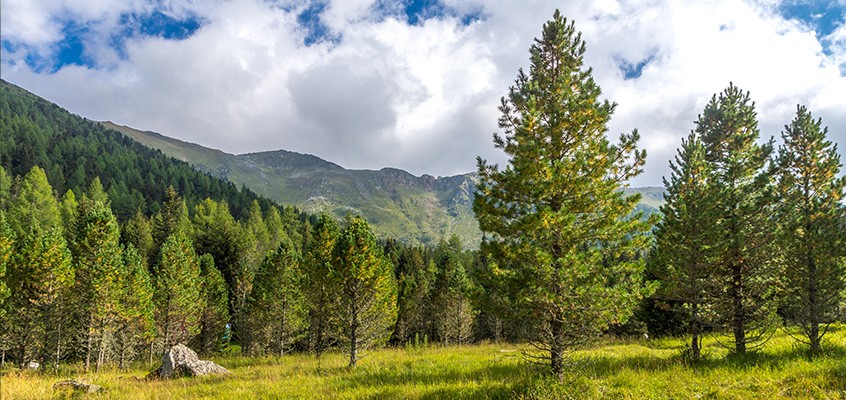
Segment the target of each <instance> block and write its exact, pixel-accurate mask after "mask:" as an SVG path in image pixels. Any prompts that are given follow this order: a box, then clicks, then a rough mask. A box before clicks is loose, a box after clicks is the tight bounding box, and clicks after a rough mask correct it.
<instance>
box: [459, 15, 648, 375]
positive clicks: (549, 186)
mask: <svg viewBox="0 0 846 400" xmlns="http://www.w3.org/2000/svg"><path fill="white" fill-rule="evenodd" d="M530 53H531V66H530V69H529V73H528V75H527V74H525V73H524V72H523V71H522V70H520V72H519V73H518V76H517V80H516V82H515V85H514V86H512V87H511V88H510V89H509V91H508V95H507V96H506V97H504V98H503V99H502V104H501V105H500V107H499V109H500V111H501V112H502V116H501V117H500V118H499V126H500V128H501V129H502V130H503V131H504V136H501V135H499V134H495V135H494V144H495V145H496V147H497V148H499V149H502V150H503V151H504V152H505V153H506V154H507V155H508V157H509V162H508V166H506V168H505V169H502V170H500V169H499V167H498V166H497V165H489V164H487V163H486V162H485V161H484V160H482V159H479V160H478V171H479V185H478V187H477V192H476V198H475V202H474V205H473V209H474V211H475V212H476V216H477V218H478V220H479V226H480V228H481V230H482V232H483V233H484V234H485V238H486V239H485V242H484V243H483V248H484V251H487V252H489V253H490V256H491V260H492V261H495V263H492V264H493V265H498V266H499V268H501V269H502V270H503V271H502V275H501V276H503V277H505V278H506V281H507V283H506V284H505V285H507V286H508V287H509V288H511V289H512V293H511V296H512V298H514V299H518V301H516V302H513V303H512V304H513V305H514V306H515V307H516V311H518V312H519V314H521V315H522V316H523V317H524V318H525V322H526V326H527V327H528V328H531V329H529V330H528V333H529V334H530V335H529V337H528V338H527V339H529V340H531V341H533V342H534V343H536V344H537V345H538V346H539V347H541V348H543V349H545V350H546V351H547V352H548V355H549V358H548V360H549V362H550V364H551V366H552V370H553V372H554V373H555V374H556V375H557V376H558V377H559V378H560V377H562V376H563V368H564V363H563V356H564V352H565V351H566V350H567V349H568V348H571V347H572V346H574V345H576V344H579V343H583V342H584V341H586V340H588V339H589V338H590V337H592V336H594V335H596V334H598V333H600V332H602V330H603V329H605V328H606V327H607V326H608V324H609V323H614V322H616V323H621V322H624V321H626V320H627V319H628V318H629V316H630V315H631V314H632V310H633V308H634V307H635V305H636V304H637V302H638V300H639V299H640V298H641V297H642V296H643V294H644V293H645V292H646V290H645V289H644V288H643V287H642V285H641V284H640V282H641V281H642V279H641V275H642V271H643V261H642V260H641V255H642V253H643V252H644V251H645V249H646V247H647V244H648V239H647V237H646V235H645V233H646V232H647V231H648V230H649V228H650V225H651V224H650V222H649V221H646V220H644V219H642V215H641V214H640V213H633V211H634V209H635V205H636V204H637V202H638V200H639V196H636V195H635V196H626V195H624V194H623V193H622V192H621V191H620V190H619V189H620V188H622V187H623V186H625V185H626V184H627V181H628V180H629V179H630V178H632V177H634V176H635V175H637V174H639V173H640V172H641V171H642V166H643V163H644V160H645V158H646V152H645V151H644V150H638V148H637V142H638V139H639V135H638V133H637V131H634V132H632V133H630V134H623V135H622V136H621V137H620V140H619V142H618V143H617V144H612V143H611V142H610V141H609V139H608V138H607V137H606V131H607V130H608V122H609V120H610V118H611V114H612V113H613V112H614V107H615V106H614V105H613V104H611V103H609V102H608V101H607V100H600V98H599V96H600V93H601V91H600V88H599V86H598V85H597V84H596V82H595V81H594V80H593V77H592V73H591V69H590V68H586V67H585V66H584V63H583V60H584V53H585V43H584V41H583V40H582V38H581V34H580V33H578V32H577V31H576V28H575V25H574V24H573V23H572V22H568V21H567V20H566V19H565V18H564V17H562V16H561V13H560V12H558V11H557V10H556V12H555V14H554V16H553V19H552V20H550V21H548V22H547V23H546V24H544V26H543V35H542V37H541V38H540V39H536V40H535V43H534V44H533V45H532V47H531V49H530Z"/></svg>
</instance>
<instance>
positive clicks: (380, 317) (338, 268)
mask: <svg viewBox="0 0 846 400" xmlns="http://www.w3.org/2000/svg"><path fill="white" fill-rule="evenodd" d="M331 275H332V279H333V280H334V281H335V282H336V283H335V285H337V286H336V287H337V292H336V293H332V295H333V300H334V301H333V303H334V305H333V312H334V313H335V316H336V317H337V320H338V323H339V327H340V329H341V342H342V343H343V345H344V346H345V347H346V348H347V349H348V350H349V355H350V362H349V366H350V367H355V365H356V363H357V362H358V360H359V358H360V357H361V352H363V351H364V350H366V349H367V348H369V347H371V346H376V345H380V344H383V343H385V342H386V341H387V340H388V338H389V337H390V335H391V331H390V328H391V327H393V325H394V323H395V322H396V317H397V309H396V300H397V293H396V291H397V289H396V282H395V279H394V274H393V266H392V265H391V263H390V262H389V261H388V259H387V258H386V257H385V255H384V254H383V252H382V248H381V247H380V246H379V243H378V242H377V241H376V237H375V236H373V231H371V230H370V226H368V225H367V222H366V221H365V220H364V219H362V218H361V217H353V218H350V219H348V220H347V226H346V227H345V228H344V230H343V231H342V232H341V234H340V235H338V240H337V242H335V247H334V249H333V251H332V273H331Z"/></svg>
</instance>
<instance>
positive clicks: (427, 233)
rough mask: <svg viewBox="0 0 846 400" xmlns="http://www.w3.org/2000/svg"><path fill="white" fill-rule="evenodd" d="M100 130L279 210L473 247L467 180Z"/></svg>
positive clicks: (476, 234)
mask: <svg viewBox="0 0 846 400" xmlns="http://www.w3.org/2000/svg"><path fill="white" fill-rule="evenodd" d="M101 124H102V125H103V126H104V127H106V128H109V129H114V130H116V131H118V132H120V133H122V134H124V135H125V136H128V137H130V138H132V139H134V140H136V141H138V142H140V143H141V144H144V145H145V146H148V147H150V148H153V149H158V150H160V151H161V152H162V153H164V154H167V155H169V156H171V157H174V158H176V159H179V160H182V161H186V162H188V163H189V164H192V165H193V166H194V168H197V169H198V170H201V171H203V172H207V173H209V174H212V175H215V176H218V177H221V178H224V179H227V180H229V181H231V182H233V183H235V184H236V185H244V186H246V187H248V188H250V189H251V190H253V191H255V192H256V193H259V194H261V195H263V196H266V197H268V198H270V199H272V200H275V201H277V202H279V203H281V204H291V205H295V206H297V207H299V208H300V209H302V210H304V211H307V212H309V213H317V212H322V211H325V212H328V213H329V214H331V215H334V216H335V217H338V218H342V217H343V216H345V215H346V214H348V213H352V214H362V215H364V216H365V217H366V218H367V219H368V221H369V222H370V223H371V225H372V226H373V229H374V231H375V232H376V234H377V235H379V236H380V237H383V238H384V237H393V238H397V239H399V240H402V241H404V242H412V243H414V242H416V243H421V244H435V243H437V241H439V240H440V239H442V238H447V237H449V236H451V235H453V234H455V235H458V236H459V237H460V238H461V239H462V241H463V242H464V244H465V246H468V247H473V246H475V245H477V244H478V243H479V241H480V240H481V232H480V231H479V229H478V225H477V223H476V220H475V217H474V215H473V211H472V196H473V191H474V190H475V183H474V181H475V174H473V173H468V174H461V175H454V176H448V177H434V176H432V175H428V174H423V175H421V176H415V175H413V174H411V173H409V172H407V171H404V170H402V169H399V168H393V167H385V168H382V169H379V170H369V169H362V170H355V169H346V168H343V167H341V166H340V165H338V164H335V163H332V162H330V161H327V160H324V159H322V158H320V157H317V156H314V155H311V154H303V153H297V152H293V151H289V150H281V149H280V150H271V151H263V152H252V153H244V154H239V155H235V154H230V153H226V152H223V151H220V150H216V149H210V148H206V147H204V146H201V145H198V144H195V143H190V142H185V141H182V140H179V139H174V138H170V137H168V136H165V135H162V134H160V133H156V132H150V131H141V130H138V129H134V128H131V127H127V126H123V125H118V124H115V123H113V122H101Z"/></svg>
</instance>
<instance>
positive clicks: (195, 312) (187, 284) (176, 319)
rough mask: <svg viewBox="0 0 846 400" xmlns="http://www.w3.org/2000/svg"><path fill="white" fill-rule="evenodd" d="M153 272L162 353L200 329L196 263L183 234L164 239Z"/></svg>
mask: <svg viewBox="0 0 846 400" xmlns="http://www.w3.org/2000/svg"><path fill="white" fill-rule="evenodd" d="M160 253H161V256H160V258H159V261H158V263H157V264H156V267H155V269H154V271H153V279H154V281H153V282H154V291H153V303H154V304H155V307H156V310H155V321H156V328H157V330H158V337H159V339H160V340H161V341H162V345H163V346H164V351H166V350H167V349H169V348H170V347H171V346H173V345H175V344H177V343H188V341H189V340H190V339H192V338H193V337H194V336H195V335H197V333H199V330H200V317H201V314H202V311H203V307H204V306H205V304H203V301H202V299H201V298H200V288H201V287H202V280H201V276H200V263H199V261H198V259H197V254H196V253H195V252H194V246H193V245H192V243H191V239H189V238H187V237H185V235H184V233H182V232H180V231H177V233H175V234H173V235H171V236H168V237H167V239H166V240H165V242H164V244H163V245H162V249H161V252H160Z"/></svg>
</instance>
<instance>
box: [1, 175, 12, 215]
mask: <svg viewBox="0 0 846 400" xmlns="http://www.w3.org/2000/svg"><path fill="white" fill-rule="evenodd" d="M11 198H12V177H11V176H9V174H8V173H6V169H4V168H3V166H2V165H0V210H6V207H7V206H8V205H9V200H11Z"/></svg>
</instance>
